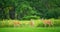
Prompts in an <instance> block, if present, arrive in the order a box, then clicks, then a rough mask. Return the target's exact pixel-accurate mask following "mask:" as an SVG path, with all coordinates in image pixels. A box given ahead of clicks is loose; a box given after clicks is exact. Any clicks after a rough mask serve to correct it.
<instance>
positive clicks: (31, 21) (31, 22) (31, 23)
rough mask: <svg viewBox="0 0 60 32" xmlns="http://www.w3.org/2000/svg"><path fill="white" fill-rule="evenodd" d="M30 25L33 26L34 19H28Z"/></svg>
mask: <svg viewBox="0 0 60 32" xmlns="http://www.w3.org/2000/svg"><path fill="white" fill-rule="evenodd" d="M30 25H31V27H33V26H34V21H33V20H32V19H31V20H30Z"/></svg>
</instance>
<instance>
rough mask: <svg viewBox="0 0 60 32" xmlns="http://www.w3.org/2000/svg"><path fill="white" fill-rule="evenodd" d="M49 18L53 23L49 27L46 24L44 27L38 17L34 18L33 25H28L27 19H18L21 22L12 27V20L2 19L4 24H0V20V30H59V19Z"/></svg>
mask: <svg viewBox="0 0 60 32" xmlns="http://www.w3.org/2000/svg"><path fill="white" fill-rule="evenodd" d="M50 20H51V21H52V23H53V24H54V25H53V26H51V27H48V25H47V27H44V25H43V23H42V20H40V19H37V20H34V21H35V22H34V23H35V24H34V27H31V26H30V24H29V22H30V21H29V20H18V21H19V22H20V23H21V25H20V26H19V27H14V26H13V21H12V20H4V21H3V22H4V26H2V25H1V24H2V23H3V22H2V21H1V20H0V32H60V19H50Z"/></svg>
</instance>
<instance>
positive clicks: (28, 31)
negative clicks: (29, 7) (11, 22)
mask: <svg viewBox="0 0 60 32" xmlns="http://www.w3.org/2000/svg"><path fill="white" fill-rule="evenodd" d="M0 32H60V27H46V28H44V27H39V28H36V27H35V28H31V27H30V28H28V27H27V28H26V27H25V28H24V27H23V28H19V27H18V28H12V27H10V28H0Z"/></svg>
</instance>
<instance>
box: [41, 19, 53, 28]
mask: <svg viewBox="0 0 60 32" xmlns="http://www.w3.org/2000/svg"><path fill="white" fill-rule="evenodd" d="M42 21H43V24H44V26H45V27H46V25H47V24H48V25H49V27H50V26H51V25H53V23H52V22H51V20H50V19H48V20H46V19H45V20H44V19H42Z"/></svg>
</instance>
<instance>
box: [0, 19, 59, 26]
mask: <svg viewBox="0 0 60 32" xmlns="http://www.w3.org/2000/svg"><path fill="white" fill-rule="evenodd" d="M18 21H19V22H20V23H21V25H20V27H30V24H29V23H30V21H29V20H21V21H20V20H18ZM51 21H52V23H53V26H54V27H56V26H60V19H51ZM3 22H4V24H3ZM2 24H3V25H2ZM47 26H48V25H47ZM0 27H14V24H13V21H12V20H4V21H0ZM34 27H44V24H43V22H42V20H40V19H38V20H34Z"/></svg>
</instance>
